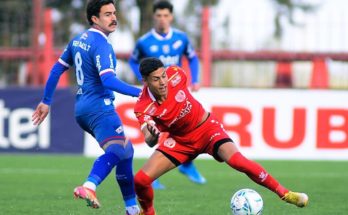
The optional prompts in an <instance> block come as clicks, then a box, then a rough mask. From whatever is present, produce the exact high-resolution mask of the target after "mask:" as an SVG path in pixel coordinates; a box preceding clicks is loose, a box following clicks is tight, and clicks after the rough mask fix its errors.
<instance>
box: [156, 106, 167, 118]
mask: <svg viewBox="0 0 348 215" xmlns="http://www.w3.org/2000/svg"><path fill="white" fill-rule="evenodd" d="M166 113H167V108H164V110H163V111H162V113H161V114H160V115H158V116H157V118H161V117H163V116H164V114H166Z"/></svg>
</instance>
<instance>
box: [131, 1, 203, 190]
mask: <svg viewBox="0 0 348 215" xmlns="http://www.w3.org/2000/svg"><path fill="white" fill-rule="evenodd" d="M173 18H174V17H173V5H172V4H171V3H170V2H168V1H158V2H157V3H155V4H154V5H153V19H154V28H153V29H151V30H150V31H149V32H147V33H146V34H145V35H143V36H142V37H141V38H140V39H139V40H138V41H137V42H136V46H135V48H134V50H133V53H132V55H131V57H130V59H129V64H130V66H131V68H132V70H133V72H134V74H135V75H136V77H137V79H138V80H139V81H141V80H142V77H141V74H140V72H139V62H140V60H141V59H143V58H145V57H157V58H159V59H160V60H161V61H162V62H163V64H164V65H165V66H170V65H179V66H181V64H182V58H183V57H184V56H186V58H187V59H188V61H189V66H190V71H191V86H190V87H191V90H192V91H197V90H198V89H199V87H200V85H199V83H198V71H199V60H198V57H197V55H196V53H195V51H194V48H193V46H192V45H191V43H190V41H189V39H188V37H187V35H186V33H184V32H182V31H180V30H178V29H176V28H172V27H171V23H172V22H173ZM162 136H163V139H165V138H164V137H165V136H166V134H162ZM161 139H162V138H161ZM160 141H161V140H160ZM179 171H180V172H181V173H183V174H185V175H186V176H187V177H188V178H189V179H190V180H191V181H193V182H195V183H198V184H204V183H206V179H205V178H204V177H203V176H202V175H201V174H200V173H199V172H198V170H197V169H196V167H195V166H194V164H193V163H192V162H191V161H190V162H187V163H184V164H183V165H181V166H180V167H179ZM153 187H154V188H155V189H163V188H164V186H163V185H162V184H160V183H159V181H158V180H156V181H154V183H153Z"/></svg>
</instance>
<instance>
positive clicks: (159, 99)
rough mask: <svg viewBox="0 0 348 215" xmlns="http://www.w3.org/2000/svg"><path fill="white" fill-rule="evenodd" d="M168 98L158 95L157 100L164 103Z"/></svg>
mask: <svg viewBox="0 0 348 215" xmlns="http://www.w3.org/2000/svg"><path fill="white" fill-rule="evenodd" d="M166 99H167V96H159V97H156V101H157V103H158V104H160V105H161V104H163V102H164V101H165V100H166Z"/></svg>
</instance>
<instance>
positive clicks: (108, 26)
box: [92, 4, 117, 34]
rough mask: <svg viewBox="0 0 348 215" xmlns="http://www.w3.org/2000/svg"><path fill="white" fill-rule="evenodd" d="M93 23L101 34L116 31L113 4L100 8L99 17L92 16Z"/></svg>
mask: <svg viewBox="0 0 348 215" xmlns="http://www.w3.org/2000/svg"><path fill="white" fill-rule="evenodd" d="M92 20H93V22H94V23H95V27H97V28H98V29H99V30H101V31H102V32H104V33H106V34H109V33H111V32H114V31H115V30H116V26H117V18H116V8H115V6H114V5H113V4H107V5H104V6H102V7H101V8H100V12H99V17H96V16H93V17H92Z"/></svg>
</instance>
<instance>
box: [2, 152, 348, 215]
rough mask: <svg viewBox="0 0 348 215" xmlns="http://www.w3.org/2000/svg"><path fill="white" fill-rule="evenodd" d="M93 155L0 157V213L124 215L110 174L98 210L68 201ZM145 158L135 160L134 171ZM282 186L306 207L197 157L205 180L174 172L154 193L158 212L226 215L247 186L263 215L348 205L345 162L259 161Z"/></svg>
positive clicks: (310, 214)
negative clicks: (303, 198) (305, 199)
mask: <svg viewBox="0 0 348 215" xmlns="http://www.w3.org/2000/svg"><path fill="white" fill-rule="evenodd" d="M93 161H94V160H93V159H90V158H85V157H82V156H62V155H4V154H1V155H0V214H7V215H10V214H11V215H12V214H16V215H17V214H21V215H22V214H36V215H41V214H45V215H50V214H53V215H56V214H57V215H69V214H70V215H80V214H81V215H82V214H83V215H89V214H98V215H104V214H105V215H106V214H107V215H110V214H116V215H123V214H124V209H123V208H124V207H123V203H122V200H121V195H120V191H119V188H118V185H117V184H116V183H115V180H114V179H115V176H114V172H112V173H111V174H110V175H109V177H108V178H107V179H106V180H105V181H104V183H103V184H102V185H101V186H100V187H99V188H98V198H99V200H100V202H101V204H102V207H101V208H100V209H91V208H88V207H86V206H85V205H86V204H85V202H84V201H82V200H74V199H73V194H72V193H73V189H74V187H75V186H77V185H80V184H81V183H82V182H83V181H84V179H85V178H86V176H87V175H88V173H89V170H90V167H91V165H92V164H93ZM144 161H145V160H142V159H135V161H134V171H135V172H136V171H137V170H138V169H139V168H140V167H141V165H142V164H143V163H144ZM259 163H261V164H262V165H263V166H264V167H265V168H266V169H267V170H268V171H269V172H270V173H271V174H272V175H273V176H274V177H276V178H277V179H278V180H279V181H280V182H281V183H282V184H283V185H285V186H286V187H288V188H290V189H292V190H294V191H303V192H306V193H307V194H308V195H309V198H310V203H309V205H308V207H306V208H302V209H300V208H297V207H295V206H293V205H289V204H286V203H284V202H282V201H280V200H279V199H278V197H277V196H276V195H275V194H273V193H272V192H270V191H268V190H267V189H265V188H263V187H261V186H258V185H256V184H255V183H253V182H252V181H251V180H249V178H247V177H246V176H245V175H244V174H241V173H239V172H237V171H235V170H233V169H231V168H229V167H228V166H227V165H225V164H220V163H217V162H215V161H214V160H197V161H195V164H196V166H197V167H198V168H199V170H200V171H201V172H202V174H203V175H204V176H205V177H206V178H207V180H208V183H207V184H206V185H196V184H193V183H192V182H190V181H189V180H187V179H186V178H185V177H184V176H183V175H181V174H180V173H179V172H178V171H177V170H173V171H171V172H170V173H168V174H166V175H165V176H163V177H161V182H162V183H163V184H164V185H166V187H167V189H166V190H158V191H155V207H156V209H157V214H158V215H230V214H231V212H230V209H229V201H230V198H231V196H232V194H233V193H234V192H235V191H237V190H239V189H241V188H252V189H255V190H256V191H257V192H259V193H260V194H261V196H262V198H263V200H264V212H263V214H265V215H283V214H284V215H296V214H298V215H322V214H331V215H341V214H342V215H343V214H347V211H348V206H347V205H348V204H347V203H346V199H345V198H346V197H347V194H348V187H347V182H348V172H347V166H348V162H346V161H342V162H338V161H337V162H336V161H259Z"/></svg>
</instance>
